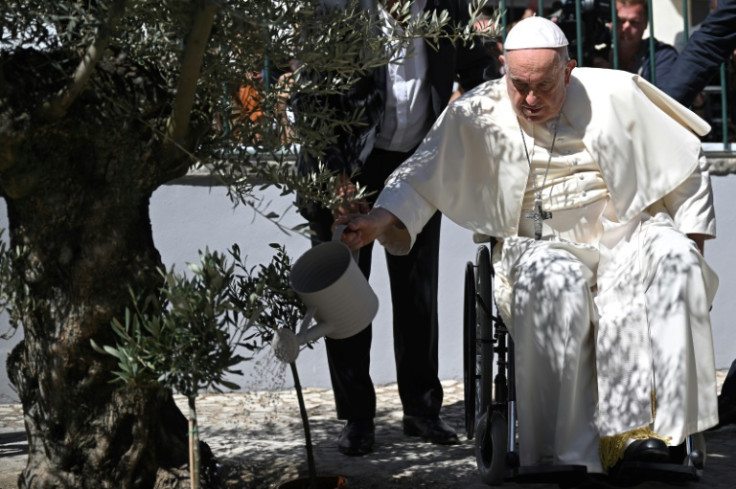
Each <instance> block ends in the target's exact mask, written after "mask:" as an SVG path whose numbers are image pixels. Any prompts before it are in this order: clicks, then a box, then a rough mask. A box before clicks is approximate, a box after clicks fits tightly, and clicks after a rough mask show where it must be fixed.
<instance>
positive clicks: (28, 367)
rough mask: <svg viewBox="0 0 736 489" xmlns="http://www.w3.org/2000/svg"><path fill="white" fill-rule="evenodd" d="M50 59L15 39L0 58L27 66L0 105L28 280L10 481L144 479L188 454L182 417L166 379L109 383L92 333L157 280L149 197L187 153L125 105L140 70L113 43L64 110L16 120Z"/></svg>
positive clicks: (101, 335) (140, 483)
mask: <svg viewBox="0 0 736 489" xmlns="http://www.w3.org/2000/svg"><path fill="white" fill-rule="evenodd" d="M51 61H52V60H50V59H48V58H47V57H46V55H39V54H37V53H36V54H34V53H33V52H27V53H21V52H17V53H15V54H14V55H13V57H12V58H9V59H5V60H3V63H4V66H3V68H2V69H3V73H2V75H3V77H4V78H5V79H6V80H7V79H9V77H10V76H15V77H23V76H25V77H27V79H26V80H24V83H17V79H15V81H14V84H13V88H12V89H13V90H15V91H16V92H18V93H15V94H13V95H14V96H12V97H10V99H12V100H16V101H17V104H18V107H17V108H15V109H14V108H13V107H7V106H6V107H1V106H0V109H3V110H1V111H0V116H1V117H2V118H3V119H0V123H1V124H2V131H0V134H1V135H2V137H0V146H2V150H0V188H1V191H2V196H3V197H4V198H5V200H6V202H7V208H8V218H9V237H10V241H11V244H12V245H13V246H20V247H22V254H21V255H20V258H19V259H17V260H16V263H15V270H16V272H17V277H18V278H20V280H21V282H22V284H23V285H25V286H26V287H27V292H25V293H23V295H24V296H25V297H26V298H27V300H25V301H24V300H20V299H19V300H18V301H17V305H18V306H22V307H21V310H19V311H18V312H19V313H20V314H21V319H22V325H23V328H24V340H23V342H22V343H21V344H19V345H18V346H17V347H16V349H15V350H14V351H13V353H12V354H11V355H10V357H9V361H8V371H9V375H10V378H11V380H12V382H13V383H14V385H15V386H16V388H17V389H18V394H19V396H20V399H21V402H22V404H23V410H24V413H25V420H26V431H27V435H28V443H29V456H28V464H27V466H26V468H25V470H24V471H23V473H22V474H21V476H20V480H19V487H20V488H33V489H41V488H51V487H54V488H75V489H81V488H90V489H92V488H94V489H100V488H111V489H112V488H115V489H121V488H148V487H154V485H155V483H156V478H157V477H158V475H157V474H158V473H159V472H160V471H161V470H164V469H167V468H174V467H179V466H184V465H186V463H187V460H188V455H187V454H188V451H187V421H186V419H185V418H184V416H183V415H182V414H181V412H180V411H179V410H178V408H177V407H176V405H175V404H174V402H173V400H172V396H171V393H170V392H169V391H167V390H165V389H162V388H159V387H152V386H147V387H137V386H126V385H124V384H122V383H111V379H112V376H111V371H112V370H113V369H114V368H115V362H114V359H113V357H110V356H105V355H100V354H98V353H95V352H94V351H93V350H92V348H91V344H90V341H91V340H92V339H94V340H95V341H96V342H97V343H98V344H101V345H104V344H113V343H114V342H115V338H114V335H113V333H112V330H111V328H110V322H111V319H112V318H113V317H118V318H122V317H123V314H124V311H125V308H126V306H129V305H130V304H131V302H130V301H131V296H130V290H133V291H135V292H136V293H139V294H146V293H150V292H152V291H155V290H157V289H158V287H159V286H160V280H161V277H160V275H158V273H157V271H156V268H157V267H160V266H161V265H162V264H161V259H160V256H159V253H158V252H157V250H156V248H155V247H154V243H153V238H152V230H151V224H150V218H149V201H150V197H151V194H152V192H153V191H154V190H155V189H156V188H157V187H158V186H159V185H161V184H162V183H163V182H165V181H166V180H167V179H169V178H171V177H172V176H173V175H175V174H177V173H181V171H182V169H186V162H185V161H184V162H183V160H181V159H180V160H179V161H174V160H173V159H171V157H170V155H169V160H167V159H166V158H165V157H164V156H163V155H162V150H161V149H159V148H160V147H161V145H160V144H159V143H157V141H159V140H160V138H158V137H157V135H156V133H155V131H153V130H152V129H151V127H152V124H150V120H143V116H142V115H139V116H131V115H130V113H129V112H130V111H129V109H130V107H134V106H136V104H137V103H138V102H137V101H136V100H133V98H135V97H136V93H135V90H137V89H138V88H136V87H135V86H134V81H135V80H136V79H140V76H141V75H143V76H146V74H145V73H140V72H136V70H135V67H132V66H130V65H128V66H125V65H123V64H121V63H125V60H124V57H121V56H118V57H115V58H111V59H110V60H108V66H107V68H106V69H100V70H98V71H99V74H98V75H97V76H98V78H97V80H98V81H99V80H102V79H105V81H106V83H105V84H102V83H97V84H93V85H92V87H91V89H90V90H88V91H87V92H86V93H85V94H84V95H83V96H82V97H80V99H79V100H77V101H76V102H75V104H74V105H73V106H72V108H71V109H70V110H69V111H68V112H67V113H66V114H65V116H64V117H63V118H61V119H58V120H54V121H49V122H47V123H43V124H39V123H38V121H34V123H33V124H24V122H23V119H22V118H19V117H17V115H18V114H20V113H21V112H22V110H21V109H23V110H25V111H26V113H30V114H33V109H34V108H33V99H32V98H29V97H36V96H38V95H39V93H41V92H42V91H43V92H48V89H49V88H50V87H49V86H48V85H49V82H48V80H45V79H44V76H43V75H44V74H48V75H49V79H50V78H51V76H53V70H51V69H50V68H46V69H45V71H44V68H43V67H44V66H49V65H50V62H51ZM105 77H107V78H105ZM111 83H112V84H111ZM144 86H145V83H144ZM52 88H53V87H52ZM111 88H113V90H110V89H111ZM2 89H3V90H10V87H9V85H4V84H3V86H2ZM106 90H107V91H106ZM149 95H150V94H149ZM149 99H150V100H153V101H155V99H156V97H155V96H153V97H149ZM6 100H7V99H6ZM152 105H155V104H152ZM162 106H165V104H162ZM116 107H117V108H118V109H120V110H116ZM36 108H38V107H36ZM156 108H157V107H155V106H151V107H149V109H151V111H152V112H155V109H156ZM139 114H140V112H139ZM14 117H15V118H14ZM31 117H33V115H31ZM164 485H165V484H164Z"/></svg>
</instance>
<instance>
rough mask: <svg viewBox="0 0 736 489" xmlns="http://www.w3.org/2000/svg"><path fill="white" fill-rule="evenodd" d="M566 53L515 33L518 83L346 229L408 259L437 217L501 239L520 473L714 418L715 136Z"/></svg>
mask: <svg viewBox="0 0 736 489" xmlns="http://www.w3.org/2000/svg"><path fill="white" fill-rule="evenodd" d="M567 44H568V42H567V39H566V38H565V36H564V34H563V33H562V31H561V30H560V29H559V28H558V27H557V26H556V25H555V24H554V23H553V22H550V21H548V20H546V19H544V18H540V17H532V18H529V19H525V20H523V21H521V22H519V23H518V24H517V25H516V26H515V27H514V28H513V29H511V31H510V32H509V34H508V36H507V39H506V43H505V46H504V60H503V62H504V63H505V67H506V76H505V77H504V78H503V79H500V80H496V81H491V82H487V83H485V84H483V85H481V86H479V87H477V88H476V89H474V90H473V91H471V92H469V93H467V94H466V95H465V96H464V97H462V98H461V99H459V100H458V101H457V102H455V103H453V104H451V105H450V106H449V107H448V108H447V109H446V111H445V112H444V113H443V115H442V116H441V118H440V119H439V120H438V121H437V123H436V124H435V126H434V127H433V129H432V130H431V132H430V133H429V134H428V136H427V137H426V138H425V140H424V142H423V143H422V145H421V146H420V147H419V148H418V149H417V151H416V153H415V154H414V155H413V157H412V158H410V159H409V160H407V161H406V162H405V163H404V164H403V165H401V166H400V167H399V168H397V170H396V171H395V172H394V173H393V174H392V175H391V177H390V178H389V180H388V181H387V184H386V187H385V189H384V190H383V191H382V192H381V194H380V196H379V198H378V200H377V203H376V205H375V207H374V208H373V210H372V211H371V212H370V213H368V214H362V215H353V216H347V217H344V218H342V219H341V221H342V222H343V223H345V224H347V225H348V232H346V233H344V234H343V241H344V242H345V243H346V244H347V245H348V246H350V247H351V248H352V249H357V248H360V247H361V246H362V245H364V244H365V243H367V242H370V241H372V240H374V239H378V240H379V241H380V242H381V243H382V244H383V245H384V246H385V247H386V248H387V250H388V251H389V252H391V253H395V254H402V253H406V252H407V250H409V249H410V248H411V246H412V243H413V240H414V237H415V236H416V235H417V233H419V231H420V230H421V229H422V226H423V225H424V223H425V222H426V221H427V220H428V219H429V218H430V217H431V216H432V214H433V213H434V212H435V211H436V210H437V209H439V210H440V211H441V212H442V213H443V214H444V215H445V216H447V217H448V218H450V219H452V220H453V221H454V222H456V223H458V224H459V225H461V226H463V227H465V228H468V229H470V230H472V231H474V232H475V233H478V234H480V235H485V236H494V237H496V238H498V244H497V245H496V248H495V249H494V254H493V256H494V263H495V268H496V271H497V280H496V281H495V282H494V293H495V298H496V302H497V304H498V306H499V309H500V310H501V312H502V314H503V316H505V319H506V320H507V324H508V326H509V330H510V333H511V336H512V338H513V339H514V342H515V345H516V349H515V352H516V366H517V367H516V375H517V399H518V404H517V409H518V420H519V436H520V442H519V453H520V456H521V462H522V464H524V465H549V464H552V465H554V464H579V465H585V466H586V467H587V469H588V471H589V472H605V471H607V470H608V469H610V468H611V467H612V466H614V464H616V463H617V462H618V461H619V460H621V459H622V458H625V459H627V460H642V461H665V460H667V459H668V457H669V453H668V445H669V446H674V445H678V444H681V443H682V442H683V441H684V439H685V437H686V436H687V435H689V434H693V433H698V432H701V431H703V430H705V429H707V428H709V427H711V426H714V425H715V424H717V422H718V414H717V402H716V380H715V364H714V355H713V343H712V336H711V327H710V319H709V309H710V305H711V303H712V300H713V296H714V294H715V291H716V288H717V286H718V279H717V276H716V275H715V273H714V272H713V271H712V270H711V269H710V268H709V266H708V265H707V264H706V262H705V260H704V259H703V254H702V253H703V246H704V241H705V240H706V239H708V238H712V237H714V236H715V217H714V210H713V201H712V194H711V188H710V179H709V175H708V173H707V171H706V170H705V165H704V163H705V160H704V158H703V155H702V152H701V144H700V140H699V138H698V136H697V134H700V135H702V134H705V133H707V131H708V130H709V129H710V128H709V127H708V125H707V124H706V123H705V122H703V121H702V120H701V119H699V118H698V117H697V116H695V115H694V114H693V113H692V112H690V111H689V110H687V109H686V108H684V107H682V106H681V105H679V104H678V103H676V102H675V101H674V100H672V99H670V98H669V97H668V96H666V95H665V94H663V93H662V92H660V91H659V90H658V89H656V88H655V87H654V86H652V85H651V84H649V83H648V82H646V81H645V80H643V79H641V78H639V77H638V76H636V75H632V74H628V73H625V72H622V71H611V70H599V69H595V68H576V62H575V61H574V60H570V59H569V58H568V54H567V47H566V46H567Z"/></svg>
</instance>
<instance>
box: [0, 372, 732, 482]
mask: <svg viewBox="0 0 736 489" xmlns="http://www.w3.org/2000/svg"><path fill="white" fill-rule="evenodd" d="M724 376H725V371H722V372H719V381H720V382H722V380H723V377H724ZM443 386H444V389H445V403H444V407H443V417H444V419H445V420H447V421H448V422H449V423H450V424H451V425H453V426H454V427H455V428H456V429H458V432H460V433H462V432H463V425H464V407H463V401H462V400H463V387H462V382H458V381H444V382H443ZM304 395H305V403H306V407H307V411H308V413H309V418H310V427H311V435H312V441H313V445H314V453H315V458H316V466H317V470H318V472H319V473H320V474H323V475H341V476H344V477H345V478H346V479H347V481H348V488H349V489H394V488H395V489H400V488H433V489H481V488H487V487H488V486H486V485H484V484H483V483H482V482H481V480H480V478H479V476H478V474H477V468H476V464H475V458H474V443H473V441H472V440H467V438H466V437H465V436H464V435H461V444H460V445H457V446H449V447H448V446H437V445H432V444H429V443H423V442H420V441H417V439H415V438H407V437H405V436H404V435H403V434H402V432H401V405H400V402H399V398H398V393H397V390H396V385H395V384H392V385H387V386H379V387H377V395H378V409H379V412H378V416H377V419H376V423H377V427H376V445H375V450H374V452H373V453H371V454H368V455H366V456H364V457H346V456H344V455H342V454H340V453H339V452H338V451H337V448H336V446H335V441H336V437H337V434H338V433H339V431H340V428H341V426H342V423H341V422H339V421H337V420H336V419H335V417H334V409H333V397H332V391H331V390H328V389H313V388H308V389H305V390H304ZM177 402H179V403H180V405H181V406H182V408H183V407H185V402H184V399H181V398H177ZM197 410H198V413H199V423H200V431H201V436H202V439H203V440H204V441H206V442H207V443H208V444H209V446H210V447H211V448H212V450H213V452H214V453H215V455H216V456H217V458H218V459H219V460H220V462H221V463H222V467H221V469H222V470H221V474H222V478H223V481H224V484H225V486H226V487H227V488H228V489H245V488H248V489H251V488H252V489H271V488H275V487H277V486H278V484H279V483H281V482H283V481H286V480H289V479H292V478H295V477H297V476H299V475H303V474H305V473H306V455H305V449H304V432H303V429H302V425H301V421H300V418H299V410H298V405H297V399H296V394H295V391H294V390H293V389H290V390H284V391H258V392H238V393H228V394H205V395H202V396H200V397H199V398H198V401H197ZM706 440H707V443H708V459H707V464H706V468H705V470H704V473H703V477H702V479H701V480H700V481H698V482H693V483H689V484H678V487H688V488H692V489H701V488H702V489H705V488H717V489H726V488H728V489H732V488H733V487H736V426H733V425H732V426H728V427H724V428H721V429H719V430H718V431H710V432H708V433H706ZM26 452H27V443H26V440H25V434H24V433H23V419H22V413H21V410H20V406H19V405H17V404H2V405H0V489H13V488H15V487H16V482H15V481H16V479H17V475H18V473H19V472H20V470H21V469H22V467H23V464H24V462H25V456H26ZM504 487H509V488H536V489H548V488H556V487H558V486H557V485H556V484H549V483H538V484H516V483H511V482H509V483H506V484H504ZM597 487H599V486H597ZM636 487H642V488H643V487H672V485H668V484H663V483H647V484H640V485H638V486H636Z"/></svg>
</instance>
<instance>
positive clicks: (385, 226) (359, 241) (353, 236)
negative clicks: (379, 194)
mask: <svg viewBox="0 0 736 489" xmlns="http://www.w3.org/2000/svg"><path fill="white" fill-rule="evenodd" d="M335 223H336V224H345V225H346V226H347V228H346V229H345V231H343V233H342V236H341V238H340V239H341V240H342V242H343V243H345V244H346V245H347V246H348V248H350V249H351V250H353V251H355V250H359V249H360V248H362V247H363V246H365V245H367V244H368V243H370V242H372V241H374V240H375V239H376V238H378V237H379V236H381V235H382V234H384V233H385V232H386V231H388V230H389V229H390V228H391V227H392V226H402V224H401V221H399V219H398V218H396V216H394V215H393V214H391V213H390V212H389V211H387V210H386V209H382V208H380V207H379V208H374V209H373V210H371V211H370V212H369V213H368V214H351V215H346V216H341V217H338V218H337V220H336V221H335Z"/></svg>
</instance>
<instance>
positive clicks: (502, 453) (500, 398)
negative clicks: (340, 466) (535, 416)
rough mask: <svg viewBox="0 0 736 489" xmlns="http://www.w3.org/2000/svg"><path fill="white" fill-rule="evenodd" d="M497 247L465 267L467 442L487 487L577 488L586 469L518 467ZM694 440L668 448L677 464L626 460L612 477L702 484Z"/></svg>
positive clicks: (486, 248) (701, 458) (701, 455)
mask: <svg viewBox="0 0 736 489" xmlns="http://www.w3.org/2000/svg"><path fill="white" fill-rule="evenodd" d="M495 242H496V241H495V240H494V239H491V241H490V243H489V244H482V245H480V246H479V247H478V250H477V253H476V259H475V263H472V262H467V264H466V267H465V284H464V303H463V350H464V351H463V371H464V379H463V381H464V391H465V432H466V435H467V437H468V439H469V440H471V439H475V458H476V463H477V466H478V471H479V473H480V476H481V479H482V480H483V482H485V483H486V484H489V485H501V484H503V482H504V481H511V480H513V481H515V482H520V483H522V482H523V483H532V482H557V483H558V484H559V485H560V486H561V487H568V486H573V485H576V484H578V483H580V482H582V481H583V480H585V478H586V477H588V474H587V469H586V467H585V466H582V465H552V466H522V465H521V464H520V458H519V452H518V442H517V439H516V438H517V436H516V434H517V428H520V429H523V427H518V422H517V419H516V388H515V383H516V382H515V374H514V372H515V366H514V344H513V341H512V339H511V337H510V336H509V334H508V329H507V327H506V325H505V324H504V322H503V319H502V318H501V317H500V315H499V313H498V310H497V308H496V306H495V302H494V300H493V277H494V275H495V272H494V270H493V265H492V261H491V249H492V248H493V246H494V245H495ZM494 358H495V365H494ZM494 372H495V375H494ZM694 438H695V437H694V436H688V437H687V438H686V440H685V443H683V445H680V446H679V447H671V448H670V455H671V459H672V460H673V463H644V462H635V461H624V462H622V463H621V464H619V465H618V466H617V468H616V470H615V471H614V470H612V471H611V472H610V473H609V474H608V477H609V478H612V479H615V481H616V482H618V483H622V484H636V483H639V482H643V481H647V480H657V481H668V480H669V481H673V480H676V481H680V482H682V481H688V480H691V481H696V480H699V479H700V477H701V475H702V470H703V467H704V464H705V446H704V439H703V438H702V435H701V434H699V438H698V439H697V440H695V439H694ZM696 442H698V445H699V446H698V447H696V446H695V444H696ZM701 446H702V448H701ZM679 461H682V462H679Z"/></svg>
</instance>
